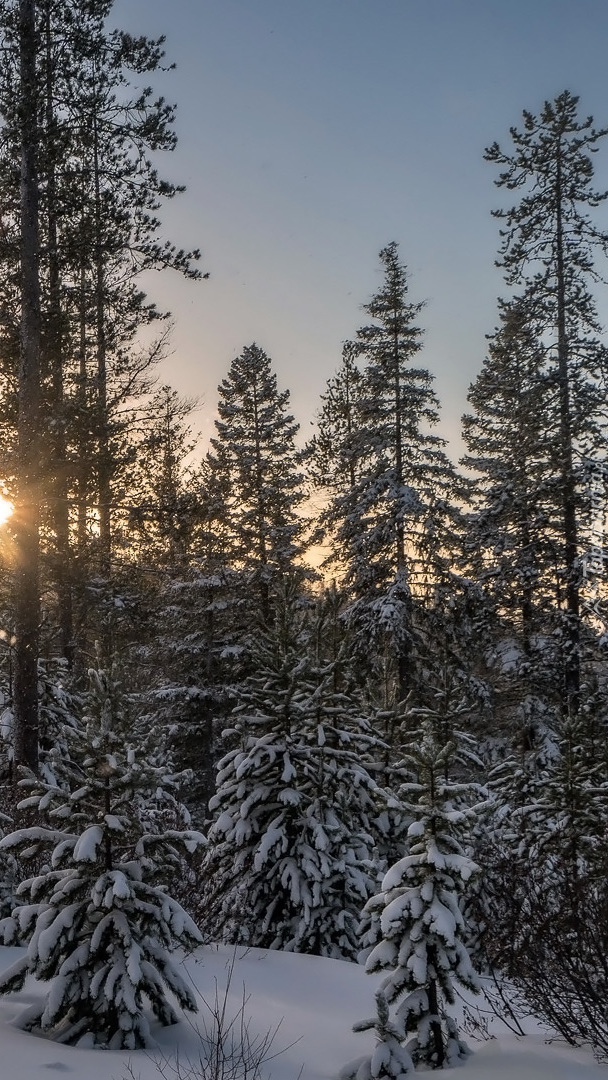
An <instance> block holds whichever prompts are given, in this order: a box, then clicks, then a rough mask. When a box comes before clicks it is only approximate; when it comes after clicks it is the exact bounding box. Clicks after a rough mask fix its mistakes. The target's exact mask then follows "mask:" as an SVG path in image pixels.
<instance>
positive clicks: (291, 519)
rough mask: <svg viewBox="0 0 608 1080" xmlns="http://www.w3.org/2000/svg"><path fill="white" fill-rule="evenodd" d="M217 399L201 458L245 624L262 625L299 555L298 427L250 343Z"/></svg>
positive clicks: (264, 358) (262, 354) (300, 487)
mask: <svg viewBox="0 0 608 1080" xmlns="http://www.w3.org/2000/svg"><path fill="white" fill-rule="evenodd" d="M219 394H220V397H219V401H218V407H217V408H218V415H219V418H218V420H216V429H217V434H216V436H215V437H214V438H213V439H211V447H212V449H211V451H210V453H209V455H208V458H207V467H208V469H209V470H210V472H211V473H212V474H213V476H212V484H213V486H214V489H216V490H217V489H221V490H222V491H223V493H224V500H223V504H222V507H221V511H220V516H219V518H218V523H217V525H218V528H220V529H222V530H224V531H226V532H227V533H228V536H229V538H230V548H229V552H228V557H229V560H230V566H231V567H232V568H234V569H238V570H239V571H240V572H241V574H242V575H243V579H244V586H245V590H246V594H247V595H248V597H249V600H248V603H247V604H246V607H247V609H248V616H247V619H248V621H249V622H250V621H251V618H252V617H253V618H254V619H257V620H258V621H259V622H261V623H262V624H268V623H269V621H270V620H271V617H272V601H273V591H274V587H275V585H276V583H277V581H279V580H280V578H281V576H282V575H283V574H286V573H289V571H290V570H291V569H292V567H293V564H294V560H295V559H296V556H297V555H298V554H300V553H301V551H302V542H301V540H302V533H303V528H304V522H303V519H302V517H301V516H300V515H299V514H298V507H299V506H300V505H301V503H302V502H303V500H304V497H305V493H304V488H303V479H304V478H303V474H302V472H301V461H302V453H301V451H299V450H298V449H297V447H296V445H295V441H294V440H295V435H296V433H297V431H298V424H296V422H295V421H294V418H293V416H291V415H290V413H289V412H288V411H287V408H288V402H289V392H288V391H287V390H285V391H279V390H278V388H277V379H276V375H275V374H274V373H273V371H272V369H271V361H270V359H269V357H268V356H267V355H266V353H265V352H264V351H263V350H262V349H260V348H259V347H258V346H257V345H256V344H255V343H254V344H252V345H249V346H247V347H246V348H245V349H243V352H242V353H241V354H240V355H239V356H237V357H236V358H235V359H234V360H233V362H232V364H231V366H230V370H229V372H228V375H227V377H226V378H225V379H224V380H223V381H222V382H221V384H220V387H219ZM252 596H254V597H256V598H257V600H256V601H255V602H254V603H252V600H251V597H252Z"/></svg>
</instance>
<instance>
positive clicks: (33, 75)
mask: <svg viewBox="0 0 608 1080" xmlns="http://www.w3.org/2000/svg"><path fill="white" fill-rule="evenodd" d="M36 51H37V50H36V3H35V0H20V3H19V62H20V126H21V193H20V209H21V343H20V344H21V349H20V365H19V416H18V432H17V442H18V476H17V494H16V499H15V548H16V567H15V633H16V645H15V762H16V764H17V765H26V766H28V767H29V768H30V769H33V770H36V769H37V767H38V652H39V634H40V583H39V575H40V570H39V557H40V537H39V504H40V280H39V231H38V175H37V154H38V124H37V100H38V85H37V71H36Z"/></svg>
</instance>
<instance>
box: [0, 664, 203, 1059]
mask: <svg viewBox="0 0 608 1080" xmlns="http://www.w3.org/2000/svg"><path fill="white" fill-rule="evenodd" d="M90 678H91V689H90V693H89V697H88V702H87V705H88V710H87V713H86V715H85V717H84V718H83V723H82V725H81V726H80V727H79V729H78V730H76V731H71V732H69V739H68V744H69V748H70V755H69V758H67V759H66V758H65V757H62V755H61V754H60V753H58V754H57V755H56V760H55V761H54V763H53V769H52V772H53V775H54V776H55V778H56V779H55V780H54V781H44V780H39V779H36V778H32V779H28V780H24V781H23V786H25V787H26V788H27V789H29V790H30V794H29V795H28V796H27V797H26V798H25V799H24V800H23V801H22V803H21V804H20V806H21V808H22V809H28V810H30V811H32V810H37V811H38V812H39V813H41V814H43V815H45V817H46V820H47V822H48V824H44V825H38V826H34V827H30V828H24V829H21V830H18V831H16V832H13V833H11V834H10V835H8V836H6V837H5V838H4V840H3V841H2V842H1V847H2V849H3V850H4V851H8V852H16V853H17V854H18V855H19V857H20V859H21V860H22V861H23V862H25V863H27V862H28V861H30V860H34V861H35V862H34V865H35V866H40V859H41V857H42V858H46V859H48V863H46V862H44V863H43V864H42V869H38V870H37V872H36V873H35V875H34V876H33V877H31V878H29V879H28V880H27V881H25V882H23V884H22V885H21V886H20V887H19V895H20V897H21V898H22V900H24V899H25V898H27V902H24V903H23V904H22V905H21V906H20V907H18V908H16V909H15V911H14V912H13V914H12V916H11V917H9V918H7V919H5V920H4V921H3V923H2V924H1V931H2V933H3V937H4V941H5V942H6V943H9V942H14V941H19V940H22V939H23V938H24V937H25V938H26V939H29V945H28V948H27V951H26V953H25V955H24V956H22V957H20V958H19V959H18V960H17V961H16V962H15V963H14V964H13V965H12V966H11V967H10V968H9V969H8V970H7V971H6V972H4V973H3V975H2V977H1V979H0V991H1V992H2V993H8V992H10V991H13V990H16V989H19V988H20V987H21V986H23V984H24V982H25V979H26V978H27V976H28V975H35V976H36V977H37V978H38V979H40V980H42V981H43V982H48V983H50V987H49V993H48V994H47V996H46V997H45V999H44V1000H43V1001H41V1002H38V1003H36V1005H34V1006H32V1007H31V1008H29V1009H27V1010H26V1011H25V1013H24V1014H23V1015H22V1016H21V1017H20V1021H19V1022H20V1025H21V1026H22V1027H23V1028H25V1029H26V1030H30V1031H39V1032H45V1033H48V1034H50V1035H51V1036H52V1037H53V1038H55V1039H57V1040H58V1041H61V1042H69V1043H78V1044H81V1045H89V1044H92V1043H95V1044H100V1045H104V1046H109V1047H114V1048H121V1047H124V1048H128V1049H134V1048H136V1047H141V1046H145V1045H147V1044H148V1041H149V1021H148V1018H147V1016H146V1012H145V1007H146V1005H148V1006H149V1007H150V1009H151V1011H152V1013H153V1015H154V1017H155V1018H156V1019H157V1020H158V1021H160V1022H161V1023H162V1024H171V1023H174V1022H175V1021H176V1020H177V1014H176V1012H175V1009H174V1007H173V1005H172V1004H171V1002H170V1000H169V998H168V997H167V991H170V993H171V994H172V995H173V996H174V997H175V998H176V1000H177V1002H178V1003H179V1005H180V1006H181V1007H182V1008H184V1009H188V1010H191V1011H195V1010H196V1008H197V1002H196V999H195V996H194V995H193V993H192V990H191V989H190V987H189V986H188V984H187V982H186V980H185V979H184V978H183V976H182V975H181V973H180V971H179V969H178V966H177V965H176V963H175V961H174V960H173V959H172V958H171V955H170V950H171V949H172V948H173V947H174V946H175V945H177V944H182V945H185V946H193V945H196V944H198V943H199V942H200V941H201V936H200V933H199V931H198V929H197V927H196V926H195V924H194V923H193V921H192V920H191V919H190V918H189V916H188V915H187V914H186V913H185V912H184V911H183V909H182V908H181V907H180V905H179V904H178V903H177V902H176V901H175V900H174V899H173V898H172V897H171V895H170V893H169V891H168V886H169V882H170V881H171V880H172V879H174V878H175V877H176V876H177V875H179V874H180V873H181V871H182V868H183V859H184V856H185V854H186V853H187V852H193V851H195V850H196V849H197V848H198V847H200V845H201V844H202V843H203V842H204V841H203V837H202V836H201V835H200V834H199V833H196V832H193V831H192V830H189V829H188V828H187V821H184V819H183V813H182V810H181V808H180V805H179V803H178V801H177V799H176V795H175V785H176V780H175V778H174V777H172V776H171V775H170V774H169V772H168V770H167V769H166V768H164V767H163V766H161V765H158V764H156V763H155V761H154V757H153V755H152V754H151V752H150V748H149V747H146V746H145V745H144V746H143V748H142V747H141V745H140V746H139V747H138V748H137V749H136V748H135V747H132V746H130V745H129V734H130V733H133V729H132V728H131V727H130V725H129V722H128V716H127V705H126V698H125V695H124V694H123V692H122V690H121V688H120V684H119V683H118V681H117V679H116V676H115V674H114V673H113V672H109V671H105V670H103V669H92V670H91V672H90ZM138 741H139V740H138ZM146 751H148V753H147V752H146ZM45 853H47V854H46V855H45Z"/></svg>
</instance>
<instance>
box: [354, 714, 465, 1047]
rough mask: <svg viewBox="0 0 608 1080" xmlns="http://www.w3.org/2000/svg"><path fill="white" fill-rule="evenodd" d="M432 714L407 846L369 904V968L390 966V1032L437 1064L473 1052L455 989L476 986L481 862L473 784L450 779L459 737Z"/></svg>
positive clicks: (411, 763) (416, 768) (416, 762)
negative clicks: (474, 893) (475, 852)
mask: <svg viewBox="0 0 608 1080" xmlns="http://www.w3.org/2000/svg"><path fill="white" fill-rule="evenodd" d="M433 720H434V718H433V716H432V714H431V713H430V712H429V713H428V715H427V717H426V719H425V721H424V724H423V728H422V733H421V739H420V740H419V741H418V742H416V743H412V744H410V745H409V747H408V748H407V753H406V755H405V758H404V765H405V766H406V767H407V768H408V769H409V770H410V772H411V773H412V774H413V775H414V776H415V778H416V779H415V780H411V781H409V782H407V783H405V784H404V785H403V787H402V789H401V792H400V794H401V796H402V798H403V801H404V803H405V806H406V807H407V809H408V810H409V811H410V813H411V815H412V818H413V820H412V824H411V825H410V828H409V839H408V845H407V853H406V854H405V856H404V857H403V858H401V859H399V861H398V862H396V863H395V864H394V865H393V866H392V867H391V868H390V869H389V870H388V872H387V873H386V875H385V877H384V880H383V882H382V890H381V892H379V893H378V894H377V895H376V896H374V897H372V898H371V899H370V900H369V901H368V903H367V905H366V914H367V915H369V917H370V925H369V929H368V932H367V941H366V942H365V944H366V945H367V946H368V947H369V946H371V951H370V952H369V954H368V956H367V960H366V970H367V971H368V972H371V973H375V972H379V971H384V972H387V975H386V977H385V978H384V979H383V981H382V983H381V986H380V989H381V991H382V993H383V994H384V995H385V998H386V1001H387V1003H388V1005H389V1006H393V1007H394V1011H393V1032H392V1033H396V1034H397V1037H398V1038H399V1039H400V1040H401V1041H402V1042H403V1041H404V1040H405V1039H406V1038H407V1036H408V1035H411V1036H412V1038H411V1039H410V1041H409V1042H408V1044H407V1047H406V1048H407V1051H408V1052H409V1053H410V1054H411V1056H412V1058H413V1060H414V1062H415V1063H419V1062H426V1063H427V1064H429V1065H431V1066H432V1067H434V1068H442V1067H443V1066H444V1065H447V1064H453V1063H454V1062H455V1061H456V1060H457V1059H458V1058H461V1057H463V1056H464V1055H465V1054H466V1053H467V1050H466V1047H465V1045H464V1043H463V1042H462V1040H461V1038H460V1036H459V1033H458V1026H457V1022H456V1019H455V1018H454V1015H453V1014H452V1013H451V1012H450V1011H449V1006H450V1005H453V1004H454V1000H455V992H454V986H455V984H457V983H459V984H460V985H462V986H464V987H466V988H468V989H470V990H473V991H475V990H476V989H477V978H476V975H475V972H474V970H473V966H472V963H471V959H470V956H469V952H468V949H467V939H468V936H469V935H468V931H467V928H466V926H465V922H464V918H463V915H462V900H463V897H464V895H465V893H466V890H467V888H468V884H469V882H470V880H471V878H472V877H473V876H474V875H475V873H476V872H477V869H478V868H477V866H476V865H475V863H474V862H473V861H472V860H471V858H470V856H469V854H468V852H467V839H468V834H469V831H470V828H471V826H472V824H473V822H474V820H475V817H476V813H477V811H476V809H475V807H474V806H473V805H472V802H473V797H474V796H477V799H478V796H479V792H478V789H477V788H476V786H475V785H472V784H470V783H466V782H457V781H454V780H452V779H450V776H449V769H450V762H451V761H452V760H453V759H454V757H455V754H456V744H455V742H454V741H452V740H449V741H447V742H443V743H442V742H440V741H439V739H438V735H437V732H436V730H435V725H434V723H433Z"/></svg>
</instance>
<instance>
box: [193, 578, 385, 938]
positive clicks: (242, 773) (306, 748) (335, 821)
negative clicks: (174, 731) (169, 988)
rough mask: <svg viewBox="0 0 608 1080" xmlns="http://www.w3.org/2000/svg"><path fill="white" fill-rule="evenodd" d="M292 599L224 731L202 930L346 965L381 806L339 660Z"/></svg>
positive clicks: (364, 730)
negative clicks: (210, 886) (323, 649)
mask: <svg viewBox="0 0 608 1080" xmlns="http://www.w3.org/2000/svg"><path fill="white" fill-rule="evenodd" d="M298 593H299V584H298V583H297V582H296V583H295V585H293V586H292V589H291V592H290V593H288V595H287V596H286V597H285V600H284V602H283V603H282V604H281V605H280V606H279V605H278V606H277V612H276V619H275V623H274V625H273V628H272V629H271V630H270V631H267V632H266V633H265V634H264V636H263V638H262V639H261V641H260V643H259V645H258V648H257V649H256V651H255V654H254V657H253V661H254V668H253V670H254V671H255V674H253V675H251V677H250V678H249V679H248V680H247V681H246V682H245V684H244V686H243V687H242V688H241V691H240V702H239V705H238V706H237V708H236V710H235V714H234V721H233V727H232V728H230V729H228V731H227V733H226V734H227V735H228V736H229V738H230V740H231V742H232V743H233V746H234V748H233V749H231V750H230V751H229V752H228V753H227V754H226V755H225V757H224V758H223V759H222V760H221V761H220V763H219V766H218V791H217V794H216V795H215V796H214V798H213V799H212V800H211V810H212V812H213V814H214V821H213V824H212V826H211V828H210V831H209V850H208V856H207V866H206V875H207V877H208V878H209V879H211V880H212V881H213V882H214V888H215V893H216V895H215V896H214V897H213V896H212V898H211V902H210V907H211V909H212V911H214V926H213V930H215V932H217V931H219V932H220V934H221V935H222V936H223V938H224V939H225V940H229V941H236V942H240V943H243V944H250V945H256V946H260V947H263V948H273V949H284V950H286V951H292V952H311V953H317V954H319V955H322V956H334V957H348V958H354V956H355V955H356V952H357V948H358V945H357V922H358V917H359V912H360V910H361V907H362V906H363V904H364V903H365V900H366V899H367V897H368V896H369V894H370V892H371V889H372V885H373V877H372V875H373V865H372V862H371V859H372V856H373V847H374V834H375V832H377V827H376V826H375V818H376V817H377V815H378V811H379V809H380V808H381V802H382V796H381V794H380V793H379V792H378V791H377V788H376V785H375V784H374V782H373V781H372V780H371V778H370V776H369V774H368V772H367V770H366V768H365V762H366V761H369V759H370V755H372V754H373V752H374V747H375V746H376V744H377V740H376V739H375V738H374V737H373V735H372V734H371V731H370V728H369V725H368V724H367V723H366V722H365V720H364V718H363V717H362V716H361V714H360V712H358V711H357V703H356V700H354V699H353V697H352V696H351V695H349V693H348V692H347V690H346V688H345V687H344V686H342V687H340V683H341V681H342V676H341V675H340V673H339V669H340V668H343V667H344V663H345V658H344V656H343V655H341V656H340V657H339V658H338V659H337V660H335V661H328V660H327V659H325V658H322V657H319V655H318V651H317V646H318V634H315V633H313V634H312V635H311V631H310V626H309V620H310V612H309V611H308V610H307V607H306V606H304V605H303V603H302V601H301V600H300V599H299V598H298ZM206 906H207V902H206ZM212 932H213V931H212Z"/></svg>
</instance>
